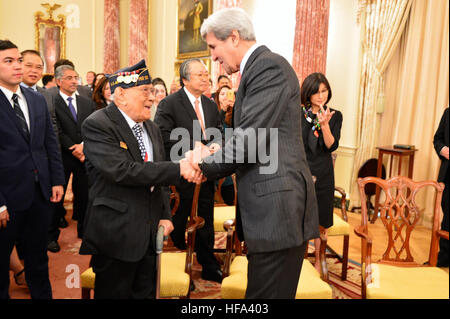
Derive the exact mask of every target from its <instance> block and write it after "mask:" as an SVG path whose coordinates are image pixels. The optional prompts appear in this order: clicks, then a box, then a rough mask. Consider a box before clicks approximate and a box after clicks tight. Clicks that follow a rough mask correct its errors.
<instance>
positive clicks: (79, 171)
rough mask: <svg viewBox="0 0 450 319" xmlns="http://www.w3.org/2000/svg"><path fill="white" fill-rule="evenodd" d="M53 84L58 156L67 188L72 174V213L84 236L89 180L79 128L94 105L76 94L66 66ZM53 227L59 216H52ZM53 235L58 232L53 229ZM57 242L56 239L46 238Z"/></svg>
mask: <svg viewBox="0 0 450 319" xmlns="http://www.w3.org/2000/svg"><path fill="white" fill-rule="evenodd" d="M55 78H56V83H57V84H58V87H59V94H58V95H57V96H56V97H55V100H54V101H55V112H56V124H57V127H58V135H59V140H60V143H61V156H62V161H63V165H64V174H65V178H66V185H67V183H68V181H69V178H70V175H71V174H73V179H72V191H73V214H74V215H75V216H77V220H78V224H77V230H78V237H79V238H82V235H83V222H84V215H85V213H86V208H87V201H88V180H87V174H86V170H85V167H84V160H85V156H84V153H83V139H82V137H81V125H82V124H83V121H84V120H85V119H86V118H87V117H88V116H89V115H91V113H92V112H94V110H95V107H94V102H93V101H92V100H89V99H87V98H85V97H83V96H81V95H76V94H75V92H76V90H77V86H78V79H79V77H78V73H77V72H76V71H75V70H74V69H73V68H72V67H71V66H69V65H61V66H59V67H58V68H56V72H55ZM55 215H56V216H55V218H54V224H53V225H54V226H55V225H57V224H58V221H59V219H60V218H61V217H62V216H57V214H55ZM54 230H55V233H59V230H58V228H57V227H56V228H55V229H54ZM49 239H50V241H52V240H54V241H55V242H56V240H57V238H49Z"/></svg>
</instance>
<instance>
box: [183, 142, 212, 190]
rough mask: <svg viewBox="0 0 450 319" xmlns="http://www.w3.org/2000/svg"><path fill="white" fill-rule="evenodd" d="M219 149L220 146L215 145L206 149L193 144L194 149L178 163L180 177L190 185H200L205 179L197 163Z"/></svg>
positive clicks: (204, 146) (196, 143) (198, 143)
mask: <svg viewBox="0 0 450 319" xmlns="http://www.w3.org/2000/svg"><path fill="white" fill-rule="evenodd" d="M219 149H220V146H219V145H218V144H216V143H213V144H211V145H210V146H209V147H208V146H206V145H203V144H202V143H200V142H195V147H194V149H193V150H192V151H189V152H186V154H185V158H183V159H182V160H181V161H180V174H181V176H183V178H184V179H186V180H187V181H188V182H190V183H196V184H200V183H202V182H204V181H206V177H205V176H203V174H202V171H201V170H200V168H199V166H198V163H199V162H200V161H201V160H202V159H204V158H205V157H208V156H210V155H211V154H214V153H215V152H217V151H218V150H219Z"/></svg>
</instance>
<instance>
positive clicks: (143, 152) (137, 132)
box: [133, 124, 148, 162]
mask: <svg viewBox="0 0 450 319" xmlns="http://www.w3.org/2000/svg"><path fill="white" fill-rule="evenodd" d="M133 132H134V136H136V139H137V141H138V145H139V150H140V151H141V157H142V159H143V160H144V162H147V159H148V157H147V151H146V150H145V145H144V138H143V134H142V133H143V131H142V126H140V125H139V124H136V125H135V126H133Z"/></svg>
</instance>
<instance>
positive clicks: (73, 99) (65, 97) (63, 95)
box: [59, 90, 78, 114]
mask: <svg viewBox="0 0 450 319" xmlns="http://www.w3.org/2000/svg"><path fill="white" fill-rule="evenodd" d="M59 95H61V97H62V99H63V100H64V102H66V105H67V107H69V101H68V100H67V98H69V95H66V94H64V93H63V92H61V90H59ZM70 97H71V98H72V105H73V107H74V108H75V112H77V114H78V108H77V94H76V92H75V93H73V94H72V95H71V96H70Z"/></svg>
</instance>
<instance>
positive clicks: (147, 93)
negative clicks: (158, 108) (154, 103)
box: [137, 87, 155, 97]
mask: <svg viewBox="0 0 450 319" xmlns="http://www.w3.org/2000/svg"><path fill="white" fill-rule="evenodd" d="M137 89H138V91H139V92H141V93H142V95H144V96H147V97H148V96H150V94H152V95H155V89H154V88H148V87H138V88H137Z"/></svg>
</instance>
